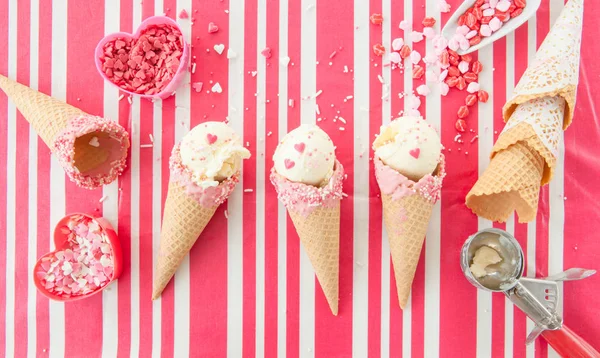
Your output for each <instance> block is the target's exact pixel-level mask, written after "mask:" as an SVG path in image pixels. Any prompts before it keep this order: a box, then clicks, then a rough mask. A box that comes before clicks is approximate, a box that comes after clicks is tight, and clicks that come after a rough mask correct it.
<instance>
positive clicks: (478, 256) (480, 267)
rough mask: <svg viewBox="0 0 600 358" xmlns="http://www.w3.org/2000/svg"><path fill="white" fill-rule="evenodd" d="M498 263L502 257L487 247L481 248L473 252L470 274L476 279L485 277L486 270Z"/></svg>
mask: <svg viewBox="0 0 600 358" xmlns="http://www.w3.org/2000/svg"><path fill="white" fill-rule="evenodd" d="M500 261H502V257H500V254H498V251H496V250H494V249H492V248H491V247H489V246H482V247H480V248H479V249H477V251H476V252H475V257H473V264H471V267H470V269H471V273H472V274H473V276H475V277H477V278H481V277H483V276H486V275H487V274H488V273H487V271H486V268H487V267H488V266H490V265H493V264H497V263H498V262H500Z"/></svg>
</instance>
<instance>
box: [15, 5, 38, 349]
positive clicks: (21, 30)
mask: <svg viewBox="0 0 600 358" xmlns="http://www.w3.org/2000/svg"><path fill="white" fill-rule="evenodd" d="M29 14H30V3H29V2H19V4H18V5H17V17H18V23H17V43H18V44H21V46H18V47H17V81H18V82H20V83H22V84H25V85H28V84H29V72H30V68H29V47H30V46H29V44H30V38H29V33H30V16H29ZM17 113H18V114H17V122H16V124H17V126H16V129H17V132H16V136H17V137H16V138H17V148H16V172H15V174H14V175H15V179H16V180H15V183H16V185H15V189H16V193H17V194H16V202H15V205H16V206H15V219H16V222H15V234H16V237H15V239H17V238H18V239H17V240H15V292H14V295H15V313H14V315H15V321H14V322H15V326H14V338H15V341H14V345H15V350H14V353H15V357H24V356H26V355H27V328H28V324H29V322H28V319H27V318H28V317H27V306H28V304H29V299H28V295H27V289H28V285H29V282H30V280H29V277H30V274H29V267H28V253H29V252H28V251H29V250H28V247H29V243H28V233H29V181H28V178H29V160H28V158H29V123H28V122H27V121H26V120H25V118H23V116H22V115H21V113H20V112H19V111H17ZM17 208H18V210H17ZM32 249H33V248H32Z"/></svg>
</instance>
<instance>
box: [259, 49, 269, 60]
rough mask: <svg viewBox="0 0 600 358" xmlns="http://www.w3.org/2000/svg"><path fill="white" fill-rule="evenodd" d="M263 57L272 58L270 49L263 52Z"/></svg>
mask: <svg viewBox="0 0 600 358" xmlns="http://www.w3.org/2000/svg"><path fill="white" fill-rule="evenodd" d="M260 53H261V55H263V56H265V58H271V49H270V48H268V47H265V49H264V50H262V51H261V52H260Z"/></svg>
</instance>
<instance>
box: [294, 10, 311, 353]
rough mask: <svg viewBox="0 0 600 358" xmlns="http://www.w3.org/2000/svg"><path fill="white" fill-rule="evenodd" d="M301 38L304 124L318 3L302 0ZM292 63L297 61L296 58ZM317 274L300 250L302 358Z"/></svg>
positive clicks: (306, 349) (308, 114) (306, 347)
mask: <svg viewBox="0 0 600 358" xmlns="http://www.w3.org/2000/svg"><path fill="white" fill-rule="evenodd" d="M300 11H301V12H302V15H301V25H300V28H301V38H300V62H301V70H300V73H301V78H300V95H301V96H303V97H309V96H310V99H308V100H304V101H301V107H300V117H301V121H302V124H304V123H315V119H316V118H315V105H316V99H315V98H314V96H313V95H314V94H315V93H316V92H317V88H316V87H317V74H316V62H317V7H316V0H302V9H301V10H300ZM291 62H294V61H293V59H292V61H291ZM315 282H316V278H315V271H314V269H313V267H312V265H311V263H310V260H309V258H308V255H307V254H306V251H305V250H304V248H301V249H300V344H299V349H300V352H299V353H300V356H301V357H313V356H314V354H315V353H314V352H315Z"/></svg>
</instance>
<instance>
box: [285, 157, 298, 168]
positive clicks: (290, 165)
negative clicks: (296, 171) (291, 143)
mask: <svg viewBox="0 0 600 358" xmlns="http://www.w3.org/2000/svg"><path fill="white" fill-rule="evenodd" d="M283 164H285V169H292V168H293V167H294V166H295V165H296V163H295V162H294V161H293V160H291V159H286V160H284V161H283Z"/></svg>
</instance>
